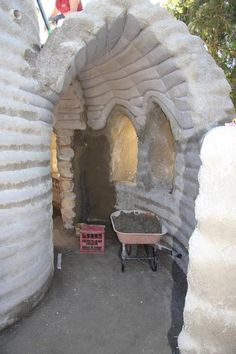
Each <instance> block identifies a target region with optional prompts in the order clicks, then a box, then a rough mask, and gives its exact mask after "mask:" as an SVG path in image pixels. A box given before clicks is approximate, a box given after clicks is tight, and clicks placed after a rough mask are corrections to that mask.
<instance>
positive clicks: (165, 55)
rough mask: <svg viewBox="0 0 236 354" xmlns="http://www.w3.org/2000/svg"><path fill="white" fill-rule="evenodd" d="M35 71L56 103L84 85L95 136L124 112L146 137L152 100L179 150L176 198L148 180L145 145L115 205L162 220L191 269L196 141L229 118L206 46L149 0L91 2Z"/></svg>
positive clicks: (145, 142) (59, 33)
mask: <svg viewBox="0 0 236 354" xmlns="http://www.w3.org/2000/svg"><path fill="white" fill-rule="evenodd" d="M45 63H47V64H46V65H45ZM37 65H38V73H39V75H38V76H39V81H40V82H41V85H42V90H43V95H44V96H45V97H47V98H49V99H50V100H51V101H52V102H53V103H55V102H57V100H58V99H59V97H60V95H61V94H62V93H63V92H64V91H65V90H66V88H67V87H68V85H69V84H70V82H71V81H72V80H73V79H75V78H76V79H77V80H78V84H79V86H80V88H81V102H85V105H86V115H87V123H88V125H89V126H90V127H91V128H93V129H102V128H104V127H105V126H106V123H107V120H108V117H109V116H110V114H111V112H112V111H113V110H114V109H115V107H117V106H120V107H123V108H124V109H125V110H127V111H128V112H130V114H131V115H132V122H133V124H134V126H135V128H136V130H137V134H138V135H139V136H140V137H141V136H143V135H145V134H146V133H147V132H148V129H147V116H148V112H149V106H150V102H152V103H153V104H154V103H155V104H157V105H158V106H159V107H160V108H161V111H162V112H163V113H164V114H165V116H166V117H167V119H168V120H169V122H170V126H171V130H172V133H173V136H174V139H175V144H176V161H175V166H174V170H175V176H174V181H173V188H172V191H171V193H170V192H169V191H167V190H163V189H161V186H158V185H155V184H152V183H151V182H150V180H151V177H150V173H151V172H150V166H149V165H150V164H149V160H148V155H147V152H148V149H149V144H150V141H149V140H150V139H148V138H145V139H140V142H139V152H138V156H139V158H138V160H139V162H138V166H139V168H138V171H137V185H136V186H135V187H132V188H131V187H129V188H128V187H127V186H125V185H122V184H120V185H118V184H117V185H116V192H117V206H118V207H120V208H133V207H140V208H144V209H151V210H152V211H153V212H156V213H157V214H159V215H160V216H161V217H162V218H163V220H164V221H165V222H166V224H167V226H168V231H169V233H170V234H171V235H172V236H174V245H175V247H176V248H177V249H178V250H179V251H180V252H181V253H182V254H183V255H184V257H183V261H182V262H181V266H182V267H183V268H186V265H187V248H188V240H189V237H190V235H191V233H192V231H193V229H194V227H195V223H196V221H195V213H194V201H195V198H196V195H197V193H198V178H197V175H198V170H199V166H200V159H199V149H200V141H201V138H202V135H203V134H204V132H206V131H207V130H209V129H210V128H211V127H212V126H214V125H215V124H217V123H218V122H223V121H224V120H226V119H228V118H229V117H231V116H232V115H233V105H232V102H231V100H230V97H229V93H230V86H229V84H228V82H227V81H226V79H225V76H224V73H223V71H222V70H221V69H220V68H219V67H218V66H217V65H216V63H215V62H214V60H213V59H212V58H211V56H210V55H209V54H208V53H207V51H206V49H205V46H204V43H203V42H202V40H201V39H200V38H199V37H196V36H193V35H190V33H189V31H188V29H187V27H186V25H185V24H184V23H182V22H180V21H177V20H176V19H174V18H173V17H172V16H171V15H170V14H169V13H168V11H166V10H165V9H163V8H161V7H159V6H158V5H152V4H150V2H149V1H148V0H145V1H142V2H140V1H139V0H129V1H127V0H123V1H122V0H121V1H120V2H119V4H117V1H115V0H103V1H93V2H91V3H90V4H89V5H88V6H87V7H86V9H85V11H84V12H82V13H75V14H71V15H69V16H68V17H67V18H66V20H65V22H64V24H63V26H62V27H61V28H58V29H57V30H55V31H54V33H53V34H52V35H51V36H50V38H49V40H48V41H47V43H46V45H45V46H44V48H43V49H42V51H41V52H40V55H39V58H38V60H37ZM160 114H162V113H160ZM83 117H84V115H83ZM153 119H157V117H156V118H155V117H153ZM127 194H129V195H130V198H129V203H128V204H127V201H126V199H127V198H125V196H126V195H127Z"/></svg>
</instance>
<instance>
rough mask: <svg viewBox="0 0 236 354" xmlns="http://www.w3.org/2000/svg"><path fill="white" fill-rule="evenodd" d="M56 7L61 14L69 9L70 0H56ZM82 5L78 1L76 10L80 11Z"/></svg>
mask: <svg viewBox="0 0 236 354" xmlns="http://www.w3.org/2000/svg"><path fill="white" fill-rule="evenodd" d="M56 8H57V10H58V11H60V12H61V13H62V14H65V13H67V12H69V11H70V1H69V0H56ZM82 10H83V5H82V3H81V2H80V3H79V5H78V8H77V11H82Z"/></svg>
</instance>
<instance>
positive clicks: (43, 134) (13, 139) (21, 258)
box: [0, 0, 53, 329]
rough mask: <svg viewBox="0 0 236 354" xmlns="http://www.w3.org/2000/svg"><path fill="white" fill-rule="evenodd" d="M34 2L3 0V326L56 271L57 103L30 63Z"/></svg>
mask: <svg viewBox="0 0 236 354" xmlns="http://www.w3.org/2000/svg"><path fill="white" fill-rule="evenodd" d="M32 3H33V2H32V1H30V0H24V1H13V0H8V1H1V2H0V48H1V55H0V88H1V96H0V151H1V152H0V329H1V328H4V327H5V326H7V325H9V324H11V323H13V322H14V321H15V320H17V319H18V317H19V316H22V315H23V314H24V313H25V312H26V311H27V312H28V311H29V309H30V308H31V307H33V306H35V305H36V303H37V302H38V301H39V300H40V299H41V298H42V296H43V294H44V293H45V291H46V290H47V287H48V285H49V281H50V278H51V276H52V272H53V247H52V232H51V231H52V230H51V229H52V225H51V178H50V150H49V146H50V134H51V121H52V113H51V110H52V108H53V105H52V104H51V103H50V102H49V101H48V100H47V99H45V98H43V97H42V96H41V95H40V92H39V84H38V82H37V81H36V80H35V79H34V75H33V72H32V70H31V64H29V63H28V61H29V62H30V63H33V61H34V57H35V56H36V55H37V48H39V46H38V45H39V39H38V28H37V20H36V16H35V12H34V7H33V5H32ZM16 9H17V10H19V11H20V13H21V19H19V20H17V19H16V18H15V17H14V14H13V10H16ZM27 60H28V61H27Z"/></svg>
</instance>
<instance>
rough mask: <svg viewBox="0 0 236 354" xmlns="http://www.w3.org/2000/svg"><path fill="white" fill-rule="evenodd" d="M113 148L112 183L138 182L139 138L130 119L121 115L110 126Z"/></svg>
mask: <svg viewBox="0 0 236 354" xmlns="http://www.w3.org/2000/svg"><path fill="white" fill-rule="evenodd" d="M108 136H109V140H110V146H111V171H110V174H111V181H113V182H136V173H137V163H138V159H137V154H138V138H137V134H136V131H135V128H134V126H133V124H132V123H131V121H130V119H129V118H128V117H127V116H125V115H123V114H119V115H116V116H114V117H112V118H111V119H110V121H109V124H108Z"/></svg>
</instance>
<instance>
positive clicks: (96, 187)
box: [74, 130, 116, 222]
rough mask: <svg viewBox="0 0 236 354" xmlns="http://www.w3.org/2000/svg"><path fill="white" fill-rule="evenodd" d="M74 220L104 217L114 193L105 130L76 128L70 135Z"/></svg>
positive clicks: (113, 201) (108, 142) (109, 207)
mask: <svg viewBox="0 0 236 354" xmlns="http://www.w3.org/2000/svg"><path fill="white" fill-rule="evenodd" d="M74 149H75V157H74V181H75V191H76V195H77V198H76V199H77V206H76V214H77V217H76V221H77V222H86V221H92V220H93V221H96V220H103V221H108V220H109V217H110V214H111V212H113V211H114V207H115V203H116V194H115V188H114V183H113V182H112V180H111V151H110V141H109V138H108V136H107V131H106V130H104V131H99V132H93V131H90V130H88V131H85V132H81V131H77V132H76V134H75V138H74Z"/></svg>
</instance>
